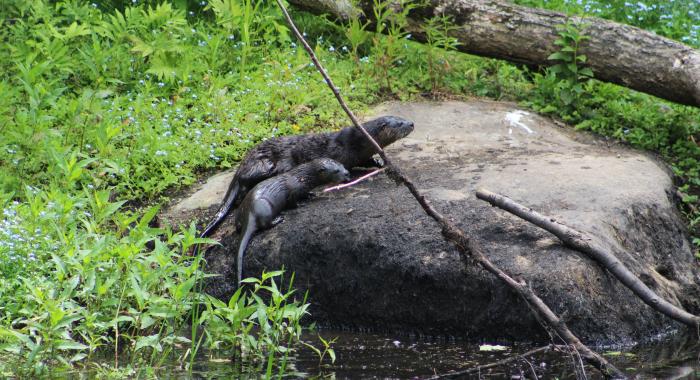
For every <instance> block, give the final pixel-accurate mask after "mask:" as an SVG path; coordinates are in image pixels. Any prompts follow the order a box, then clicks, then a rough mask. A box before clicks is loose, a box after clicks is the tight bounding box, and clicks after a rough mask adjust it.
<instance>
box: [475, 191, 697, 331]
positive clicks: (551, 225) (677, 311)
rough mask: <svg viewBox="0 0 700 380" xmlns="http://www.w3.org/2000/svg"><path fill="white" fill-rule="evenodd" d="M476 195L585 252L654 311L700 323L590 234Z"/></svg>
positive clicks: (496, 196) (494, 198)
mask: <svg viewBox="0 0 700 380" xmlns="http://www.w3.org/2000/svg"><path fill="white" fill-rule="evenodd" d="M476 197H477V198H479V199H481V200H483V201H486V202H488V203H490V204H491V205H493V206H496V207H498V208H500V209H503V210H505V211H508V212H509V213H511V214H513V215H515V216H517V217H519V218H522V219H524V220H526V221H528V222H530V223H532V224H534V225H536V226H538V227H540V228H542V229H544V230H547V231H549V232H551V233H552V234H554V235H555V236H556V237H558V238H559V240H561V241H562V242H563V243H564V244H565V245H567V246H568V247H570V248H573V249H575V250H577V251H580V252H582V253H584V254H586V256H588V257H589V258H591V259H593V260H594V261H596V262H598V264H600V265H602V266H603V268H605V269H607V270H608V271H609V272H610V273H612V275H613V276H615V278H617V279H618V280H619V281H620V282H621V283H622V284H624V285H625V286H626V287H628V288H629V289H630V290H631V291H632V292H633V293H634V294H636V295H637V297H639V298H640V299H641V300H642V301H644V303H646V304H647V305H649V306H651V307H652V308H653V309H654V310H656V311H658V312H660V313H662V314H664V315H665V316H667V317H669V318H672V319H675V320H676V321H679V322H681V323H684V324H686V325H688V326H690V327H693V328H698V326H700V317H698V316H697V315H693V314H690V313H688V312H687V311H685V310H683V309H681V308H679V307H677V306H675V305H673V304H671V303H670V302H668V301H666V300H665V299H663V298H662V297H660V296H659V295H657V294H656V293H655V292H654V291H653V290H651V289H649V287H648V286H646V285H645V284H644V283H643V282H642V281H640V280H639V278H638V277H637V276H635V275H634V273H632V272H631V271H630V270H629V269H627V267H626V266H625V265H624V264H623V263H622V262H621V261H620V260H619V259H618V258H617V257H615V255H613V254H612V253H610V252H608V251H605V250H604V249H602V248H601V247H599V246H597V245H594V244H592V243H591V242H592V239H591V238H590V237H589V236H586V235H584V234H582V233H581V232H579V231H576V230H574V229H573V228H570V227H567V226H566V225H564V224H562V223H560V222H558V221H557V220H555V219H554V218H551V217H548V216H546V215H542V214H540V213H538V212H536V211H534V210H532V209H530V208H527V207H525V206H523V205H521V204H519V203H517V202H515V201H513V200H512V199H510V198H508V197H505V196H502V195H499V194H496V193H493V192H491V191H488V190H484V189H479V190H477V191H476Z"/></svg>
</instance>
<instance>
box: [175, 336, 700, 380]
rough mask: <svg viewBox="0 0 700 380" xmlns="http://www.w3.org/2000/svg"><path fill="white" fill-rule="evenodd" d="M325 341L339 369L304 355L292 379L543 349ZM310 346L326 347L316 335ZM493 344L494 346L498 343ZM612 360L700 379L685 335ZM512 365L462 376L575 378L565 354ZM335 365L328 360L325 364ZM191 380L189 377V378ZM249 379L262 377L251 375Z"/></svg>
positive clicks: (424, 372) (228, 372)
mask: <svg viewBox="0 0 700 380" xmlns="http://www.w3.org/2000/svg"><path fill="white" fill-rule="evenodd" d="M321 335H322V336H324V337H325V338H334V337H335V338H337V341H336V343H335V344H334V345H333V347H334V349H335V352H336V355H337V359H336V362H335V364H334V365H332V366H331V365H328V364H326V365H322V366H319V363H318V357H317V356H316V354H314V353H313V352H312V351H310V350H302V351H300V352H299V353H298V354H297V355H296V356H295V357H294V358H292V359H291V360H290V364H289V366H290V367H291V369H292V370H293V371H295V373H296V374H295V375H290V376H288V378H297V377H306V378H329V379H427V378H430V377H432V376H434V375H441V374H448V373H450V372H452V371H459V370H464V369H468V368H471V367H475V366H479V365H485V364H490V363H493V362H496V361H498V360H501V359H505V358H508V357H511V356H514V355H518V354H522V353H524V352H527V351H529V350H532V349H534V348H537V346H532V345H524V344H518V345H512V344H511V345H507V344H506V345H505V346H506V347H507V349H506V350H505V351H480V350H479V347H480V345H479V344H470V343H466V342H463V341H459V340H450V339H434V338H417V337H396V336H392V335H387V334H373V333H349V332H343V331H333V330H323V331H321ZM309 338H310V339H309V340H308V342H309V343H312V344H314V345H315V346H316V347H319V346H321V344H320V343H319V342H318V341H314V340H313V337H309ZM491 344H494V343H493V342H492V343H491ZM597 351H598V352H599V353H607V354H606V358H607V359H608V360H610V361H611V362H612V363H613V364H614V365H616V366H617V367H618V368H620V369H621V370H623V371H625V372H626V373H627V374H628V375H629V376H630V377H632V378H636V379H700V357H699V355H700V346H699V345H698V342H697V339H690V338H688V337H683V336H680V335H677V336H674V337H669V338H666V339H664V340H662V341H659V342H657V343H653V344H645V345H639V346H636V347H633V348H597ZM526 359H527V360H519V361H516V362H512V363H510V364H507V365H502V366H498V367H496V368H493V369H490V370H484V371H482V372H481V374H480V376H479V374H472V375H465V376H461V377H456V378H467V379H470V378H473V379H477V378H479V377H481V378H484V379H524V378H535V377H534V376H533V375H532V374H533V373H535V374H536V376H537V378H539V379H555V378H559V379H574V378H576V374H575V366H574V364H573V363H574V361H577V360H578V358H576V357H575V356H574V355H569V354H565V353H559V352H549V353H539V354H535V355H529V356H527V357H526ZM324 362H325V363H329V361H328V360H325V361H324ZM585 371H586V376H587V377H586V378H588V379H599V378H601V376H600V375H599V374H598V373H597V372H596V370H595V369H593V368H592V367H588V366H587V367H585ZM186 377H189V376H186ZM192 377H194V378H211V379H213V378H224V377H225V378H246V376H241V375H240V374H236V373H234V371H233V369H232V367H231V365H230V364H229V363H225V362H207V361H206V360H204V361H201V362H199V363H198V365H197V366H196V368H195V370H194V372H193V373H192ZM247 378H258V375H255V374H254V375H250V376H247Z"/></svg>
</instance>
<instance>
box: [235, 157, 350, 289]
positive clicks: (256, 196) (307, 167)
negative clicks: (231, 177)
mask: <svg viewBox="0 0 700 380" xmlns="http://www.w3.org/2000/svg"><path fill="white" fill-rule="evenodd" d="M349 178H350V173H348V171H347V170H346V169H345V167H343V165H341V164H340V163H339V162H337V161H334V160H332V159H329V158H318V159H315V160H313V161H311V162H307V163H305V164H301V165H299V166H297V167H295V168H293V169H292V170H290V171H288V172H286V173H283V174H280V175H278V176H275V177H272V178H268V179H266V180H264V181H262V182H260V183H258V184H257V185H256V186H255V187H254V188H253V190H251V191H250V192H249V193H248V194H247V195H246V196H245V198H244V199H243V201H242V202H241V205H240V207H239V208H238V209H237V210H236V218H235V221H236V230H238V233H239V243H238V258H237V259H238V261H237V264H238V265H237V269H238V286H239V287H240V286H241V279H242V276H243V254H244V253H245V250H246V248H247V247H248V243H249V242H250V238H251V236H253V234H254V233H255V232H256V231H259V230H261V229H266V228H270V227H272V226H274V225H276V224H277V223H279V222H280V221H281V220H280V218H278V215H279V214H280V212H282V210H283V209H285V208H289V207H294V206H296V202H297V201H298V200H300V199H303V198H305V197H306V196H307V195H308V193H309V191H310V190H311V189H313V188H314V187H316V186H320V185H323V184H327V183H333V182H342V181H346V180H348V179H349Z"/></svg>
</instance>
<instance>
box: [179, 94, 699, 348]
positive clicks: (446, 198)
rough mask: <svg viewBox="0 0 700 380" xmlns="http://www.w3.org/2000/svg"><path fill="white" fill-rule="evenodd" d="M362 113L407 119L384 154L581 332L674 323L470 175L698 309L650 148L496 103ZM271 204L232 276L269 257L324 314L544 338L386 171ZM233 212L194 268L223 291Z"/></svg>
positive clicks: (639, 333)
mask: <svg viewBox="0 0 700 380" xmlns="http://www.w3.org/2000/svg"><path fill="white" fill-rule="evenodd" d="M375 113H376V114H382V115H385V114H391V115H397V116H402V117H405V118H408V119H410V120H413V121H414V122H415V131H414V132H413V133H412V134H411V135H410V136H409V137H407V138H405V139H403V140H401V141H400V142H398V143H395V144H394V145H392V146H391V147H390V148H389V149H388V154H389V155H390V156H392V157H394V159H395V161H396V163H397V164H398V165H400V166H401V167H402V168H403V169H404V171H405V173H406V174H408V175H409V176H410V177H411V178H413V179H414V181H415V183H416V185H417V186H418V187H419V188H421V189H422V190H424V191H425V193H426V194H427V195H428V196H429V197H430V198H431V199H432V200H433V203H434V205H435V207H436V208H437V209H438V210H439V211H441V212H442V213H443V214H444V215H446V216H448V217H449V218H450V219H452V220H453V221H455V222H456V223H457V224H458V225H459V226H460V227H462V228H463V229H464V230H465V231H466V232H467V233H468V234H470V235H471V236H473V237H474V238H475V239H478V240H479V241H481V242H482V244H483V246H484V248H485V249H486V253H487V255H488V257H489V258H490V259H491V260H492V261H493V262H494V263H495V264H496V265H498V266H500V267H501V268H502V269H504V270H505V271H506V272H508V273H510V274H511V275H512V276H515V277H517V278H522V279H525V280H526V281H528V282H529V284H530V285H531V286H532V288H533V289H534V290H535V292H536V293H537V294H538V295H539V296H540V297H542V298H543V299H544V301H545V302H546V303H547V304H548V305H549V306H550V307H551V308H552V309H553V310H554V311H555V312H557V313H559V315H561V316H563V317H564V319H565V320H566V321H567V323H568V324H569V327H570V328H571V329H572V330H573V331H574V333H576V334H578V335H579V336H580V337H582V338H583V339H585V340H587V341H589V342H591V341H592V342H596V343H611V342H615V343H630V342H633V341H638V340H640V339H644V338H648V337H651V336H653V335H656V334H658V333H663V332H668V331H670V330H672V329H675V328H677V327H678V325H677V324H675V323H674V322H672V321H671V320H669V319H668V318H666V317H664V316H662V315H660V314H658V313H656V312H655V311H653V310H652V309H651V308H649V307H648V306H646V305H645V304H643V303H642V302H641V301H640V300H639V299H637V297H635V296H634V295H633V294H632V292H631V291H629V290H628V289H626V288H625V287H624V286H622V285H621V284H620V283H618V282H617V280H615V279H614V278H613V277H612V276H611V275H610V274H609V273H607V272H606V271H605V270H602V269H601V267H600V266H599V265H597V264H596V263H595V262H593V261H591V260H590V259H588V258H587V257H586V256H585V255H583V254H581V253H579V252H576V251H574V250H571V249H569V248H566V247H564V246H562V244H561V243H560V242H559V241H558V240H557V239H556V238H555V237H554V236H553V235H551V234H549V233H547V232H546V231H543V230H541V229H539V228H537V227H534V226H532V225H530V224H528V223H526V222H523V221H522V220H520V219H517V218H515V217H513V216H511V215H510V214H508V213H506V212H504V211H501V210H499V209H496V208H492V207H490V206H489V205H488V204H486V203H484V202H482V201H479V200H477V199H476V198H475V196H474V192H475V190H476V189H477V188H486V189H489V190H491V191H494V192H497V193H500V194H502V195H506V196H508V197H510V198H512V199H514V200H515V201H517V202H520V203H522V204H524V205H526V206H529V207H532V208H533V209H535V210H537V211H539V212H541V213H544V214H546V215H549V216H551V217H555V218H556V219H557V220H559V221H562V222H563V223H565V224H567V225H569V226H571V227H573V228H576V229H578V230H580V231H582V232H585V233H588V234H590V235H591V236H592V237H593V238H594V239H595V240H596V241H597V243H599V244H602V245H603V246H604V247H606V248H607V249H609V250H610V251H611V252H613V253H614V254H615V255H617V257H619V258H620V259H621V260H622V261H623V262H624V263H625V264H626V265H627V266H628V267H629V268H630V269H631V270H632V271H633V272H634V273H636V274H638V275H639V277H640V278H641V279H642V280H643V281H644V282H645V283H646V284H647V285H648V286H650V287H651V288H652V289H654V290H655V291H656V292H658V293H659V294H661V295H662V296H664V297H666V298H667V299H668V300H670V301H671V302H673V303H675V304H678V305H681V306H683V307H685V308H686V309H689V310H690V311H695V312H697V311H698V309H699V308H698V299H697V295H698V272H697V268H696V263H695V259H694V257H693V254H692V250H691V247H690V244H689V239H688V236H687V232H686V230H685V227H684V224H683V222H682V220H681V217H680V216H679V213H678V212H677V210H676V206H675V196H674V194H675V191H674V187H673V184H672V180H671V177H670V174H669V172H668V170H667V169H666V168H665V167H664V165H663V164H661V163H659V162H658V160H656V159H655V158H654V157H652V156H650V155H648V154H644V153H641V152H638V151H634V150H631V149H628V148H625V147H622V146H619V145H616V144H610V143H609V142H606V141H602V140H600V139H597V138H595V137H593V136H590V135H588V134H583V133H576V132H574V131H572V129H571V128H568V127H563V126H559V125H556V124H555V123H553V122H552V121H551V120H549V119H547V118H544V117H541V116H537V115H534V114H531V113H528V112H525V111H522V110H519V109H517V108H516V107H515V106H514V105H513V104H508V103H497V102H485V101H471V102H468V103H462V102H444V103H388V104H385V105H383V106H381V107H380V108H379V109H377V110H376V111H375ZM231 174H232V173H230V172H228V173H225V174H222V175H219V176H216V177H214V178H213V179H212V180H211V181H209V182H208V183H207V184H206V185H205V186H204V187H203V188H202V189H200V190H198V191H197V192H195V193H194V194H192V195H191V196H190V197H189V198H187V199H185V200H184V201H182V202H180V203H179V204H178V205H176V206H174V207H173V208H171V209H170V210H169V211H168V212H167V213H166V219H170V220H182V218H191V217H192V216H194V215H200V216H201V215H211V214H212V213H213V212H214V211H215V210H216V208H217V207H218V203H219V202H220V199H221V197H222V196H223V193H224V191H225V189H226V186H227V184H228V181H229V180H230V178H231ZM206 194H209V196H206ZM197 210H200V211H197ZM201 210H206V212H205V213H203V214H202V213H201ZM283 215H284V222H283V223H282V224H280V225H277V226H276V227H274V228H272V229H270V230H268V231H264V232H261V233H259V234H257V235H256V236H255V237H254V238H253V240H252V242H251V244H250V246H249V248H248V251H247V254H246V257H245V261H244V263H245V264H244V276H257V275H259V274H260V273H261V272H262V271H263V270H265V269H267V270H273V269H279V268H281V267H284V268H286V270H287V271H288V272H292V271H293V272H295V273H296V278H295V282H294V283H295V286H296V287H297V288H298V289H299V292H300V293H299V294H303V292H305V291H307V290H308V291H309V295H310V300H311V302H312V305H313V307H312V310H311V311H312V314H313V316H314V318H315V319H317V320H319V321H321V322H324V323H327V324H331V325H335V326H343V327H362V328H374V329H391V330H401V331H413V332H420V333H425V334H449V335H457V336H463V337H467V338H473V339H480V338H505V339H515V340H544V339H548V336H547V334H546V332H545V331H544V330H543V328H542V327H541V326H540V324H539V323H538V321H537V320H536V319H535V317H534V316H533V314H532V313H531V312H530V311H529V309H528V307H527V305H526V304H525V303H524V302H523V301H522V300H521V299H520V298H519V297H518V296H517V295H516V294H515V293H514V292H512V291H511V290H510V289H508V288H507V287H506V286H504V285H503V284H502V283H501V282H500V281H499V280H498V279H496V278H495V277H494V276H492V275H491V274H489V273H487V272H485V271H483V270H481V269H479V268H478V267H476V266H474V265H470V266H467V267H465V266H464V265H463V264H462V262H461V261H460V259H459V256H458V253H457V251H456V250H455V248H454V247H453V246H452V245H451V244H449V243H447V242H445V241H444V240H443V238H442V236H441V234H440V230H439V229H438V227H437V226H436V224H435V223H434V222H433V220H432V219H430V218H429V217H427V216H426V215H425V214H424V213H423V211H422V210H421V209H420V207H419V206H418V205H417V203H416V202H415V201H414V199H413V198H412V197H411V195H410V194H409V193H408V191H407V190H406V189H405V188H404V187H402V186H397V185H395V184H394V183H393V182H392V181H391V180H390V179H388V178H387V177H386V176H384V175H379V176H376V177H374V179H372V180H369V181H367V182H364V183H361V184H358V185H356V186H354V187H351V188H347V189H344V190H341V191H336V192H331V193H324V194H320V195H319V196H317V197H315V198H314V199H312V200H310V201H308V202H305V203H302V204H300V206H299V207H298V208H296V209H292V210H288V211H285V212H284V214H283ZM205 219H206V218H205ZM230 219H231V218H229V220H228V221H227V222H226V224H225V225H224V226H223V228H221V229H220V230H219V231H218V234H217V235H215V237H217V238H218V239H220V241H221V242H222V246H220V247H213V248H211V249H210V250H209V251H208V252H207V255H206V257H207V260H208V269H207V270H208V271H209V272H211V273H217V274H221V276H220V277H216V278H214V279H211V280H210V281H209V283H208V284H207V289H208V291H209V292H210V293H211V294H213V295H216V296H218V297H222V298H225V297H227V296H229V295H230V294H232V292H233V291H234V290H235V286H236V269H235V256H236V255H235V251H236V245H237V239H236V235H235V233H234V229H233V227H232V223H231V220H230Z"/></svg>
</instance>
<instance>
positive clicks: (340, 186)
mask: <svg viewBox="0 0 700 380" xmlns="http://www.w3.org/2000/svg"><path fill="white" fill-rule="evenodd" d="M384 170H386V169H385V168H381V169H377V170H375V171H372V172H369V173H367V174H365V175H363V176H362V177H359V178H357V179H355V180H353V181H350V182H348V183H341V184H340V185H335V186H331V187H327V188H325V189H323V192H324V193H327V192H329V191H334V190H340V189H344V188H346V187H350V186H352V185H355V184H358V183H360V182H362V181H364V180H366V179H367V178H369V177H373V176H375V175H377V174H379V173H381V172H383V171H384Z"/></svg>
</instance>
